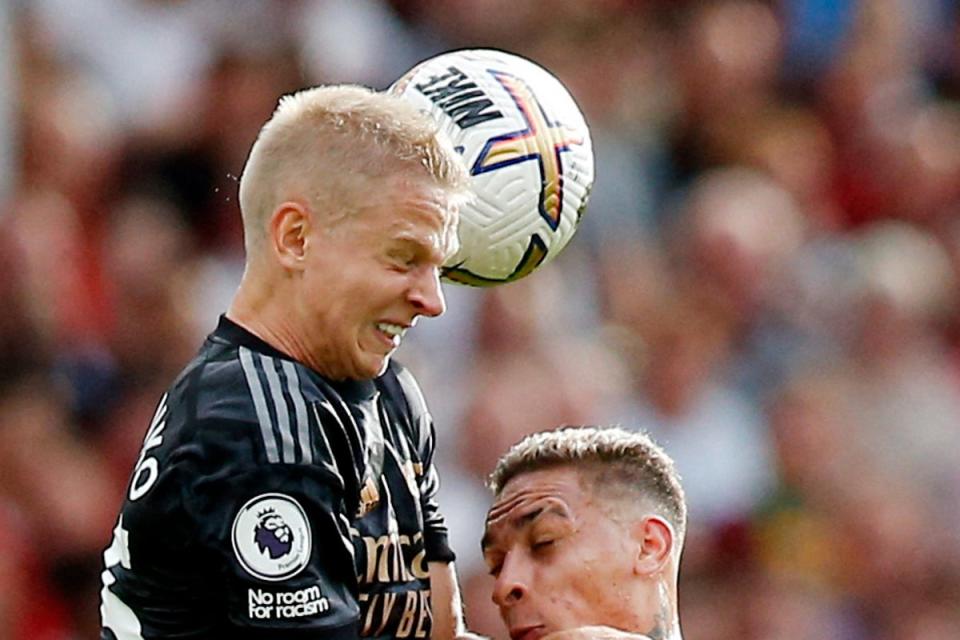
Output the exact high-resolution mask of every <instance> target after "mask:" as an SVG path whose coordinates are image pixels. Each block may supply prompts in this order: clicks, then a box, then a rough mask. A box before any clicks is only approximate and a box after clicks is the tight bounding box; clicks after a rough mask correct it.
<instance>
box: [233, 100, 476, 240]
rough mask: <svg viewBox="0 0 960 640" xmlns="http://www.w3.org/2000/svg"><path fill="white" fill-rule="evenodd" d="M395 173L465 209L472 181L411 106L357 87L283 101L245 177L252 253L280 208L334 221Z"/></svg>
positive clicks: (244, 211) (431, 124) (243, 205)
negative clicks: (312, 210)
mask: <svg viewBox="0 0 960 640" xmlns="http://www.w3.org/2000/svg"><path fill="white" fill-rule="evenodd" d="M395 174H401V175H406V176H408V177H410V178H423V179H426V180H432V181H433V182H434V183H435V184H436V185H437V186H438V187H440V188H441V189H443V190H444V191H446V192H447V195H448V198H449V204H451V205H452V206H454V207H458V206H459V205H461V204H462V203H463V202H464V201H466V200H467V199H468V198H469V195H468V194H469V191H468V174H467V171H466V168H465V166H464V165H463V162H462V161H461V159H460V157H459V156H458V155H457V153H456V151H454V149H453V147H452V145H451V144H450V142H449V140H448V139H447V138H446V137H445V136H444V135H443V134H441V133H440V132H439V129H438V125H437V124H436V122H435V121H434V120H433V119H431V118H430V117H429V116H427V115H425V114H423V113H421V112H420V111H419V110H418V109H417V108H416V107H414V106H413V105H411V104H410V103H408V102H407V101H406V100H404V99H402V98H400V97H398V96H394V95H391V94H387V93H381V92H377V91H373V90H372V89H368V88H366V87H361V86H357V85H330V86H321V87H314V88H311V89H305V90H303V91H299V92H297V93H294V94H291V95H287V96H284V97H283V98H281V99H280V102H279V104H278V105H277V108H276V110H275V111H274V112H273V116H272V117H271V118H270V120H269V121H268V122H267V123H266V124H265V125H264V126H263V128H262V129H261V130H260V133H259V135H258V136H257V140H256V142H254V144H253V147H252V149H251V150H250V155H249V157H248V158H247V163H246V166H245V167H244V170H243V175H242V176H241V178H240V211H241V215H242V216H243V226H244V236H245V244H246V248H247V251H248V253H249V252H250V251H251V250H252V249H255V248H256V247H257V245H258V243H259V242H260V241H261V239H262V237H263V236H264V234H265V230H266V226H265V223H266V220H267V219H268V217H269V216H270V215H271V213H273V211H274V210H275V208H276V207H277V206H278V205H279V204H281V203H283V202H285V201H290V200H299V201H301V202H303V203H304V204H308V205H310V206H316V207H318V208H319V209H321V210H323V211H324V213H326V214H329V216H330V218H329V222H330V223H332V222H333V221H335V220H337V219H339V218H341V217H343V216H344V215H346V214H349V213H352V212H353V211H355V210H356V209H358V208H362V206H363V203H364V197H365V194H370V193H374V192H376V191H378V190H379V189H382V188H383V187H384V180H385V179H386V178H388V177H390V176H393V175H395Z"/></svg>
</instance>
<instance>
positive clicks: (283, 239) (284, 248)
mask: <svg viewBox="0 0 960 640" xmlns="http://www.w3.org/2000/svg"><path fill="white" fill-rule="evenodd" d="M310 223H311V218H310V212H309V211H308V210H307V208H306V207H305V206H303V205H302V204H300V203H299V202H283V203H281V204H280V205H279V206H278V207H277V208H276V209H274V211H273V215H271V216H270V225H269V229H268V233H269V234H270V248H271V249H272V250H273V253H274V255H276V256H277V260H278V261H279V262H280V264H281V265H283V266H284V267H286V268H288V269H294V270H300V269H303V267H304V265H303V262H304V257H305V256H306V251H307V234H308V233H309V231H310Z"/></svg>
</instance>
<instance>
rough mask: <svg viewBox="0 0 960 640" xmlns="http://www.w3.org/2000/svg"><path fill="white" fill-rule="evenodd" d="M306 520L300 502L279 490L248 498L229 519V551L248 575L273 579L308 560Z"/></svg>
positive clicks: (289, 573)
mask: <svg viewBox="0 0 960 640" xmlns="http://www.w3.org/2000/svg"><path fill="white" fill-rule="evenodd" d="M311 544H312V541H311V539H310V523H309V522H308V521H307V516H306V514H305V513H304V511H303V508H302V507H301V506H300V504H299V503H298V502H297V501H296V500H294V499H293V498H291V497H290V496H287V495H284V494H282V493H265V494H263V495H259V496H257V497H256V498H253V499H252V500H249V501H248V502H247V503H246V504H245V505H243V507H241V508H240V511H239V512H238V513H237V516H236V518H234V520H233V552H234V555H235V556H236V557H237V560H238V561H239V562H240V565H241V566H242V567H243V568H244V569H245V570H246V571H247V573H249V574H250V575H252V576H254V577H257V578H260V579H261V580H268V581H270V582H277V581H280V580H285V579H287V578H289V577H291V576H293V575H296V574H297V573H298V572H299V571H300V570H301V569H303V568H304V567H305V566H307V562H309V560H310V549H311Z"/></svg>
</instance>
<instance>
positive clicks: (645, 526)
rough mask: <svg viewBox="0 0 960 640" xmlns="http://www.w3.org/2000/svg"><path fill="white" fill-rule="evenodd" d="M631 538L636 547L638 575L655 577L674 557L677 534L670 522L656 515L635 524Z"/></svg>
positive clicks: (635, 560)
mask: <svg viewBox="0 0 960 640" xmlns="http://www.w3.org/2000/svg"><path fill="white" fill-rule="evenodd" d="M630 533H631V536H632V539H633V541H634V542H635V543H636V544H635V545H634V556H633V572H634V573H636V574H637V575H655V574H659V573H660V572H662V571H663V570H664V569H665V568H666V567H667V566H668V565H669V563H670V559H671V557H672V556H673V546H674V544H676V534H675V533H674V530H673V527H672V526H671V525H670V523H669V522H667V521H666V520H664V519H663V518H661V517H660V516H656V515H648V516H644V517H643V518H640V519H639V520H637V521H636V522H634V523H633V526H632V528H631V531H630Z"/></svg>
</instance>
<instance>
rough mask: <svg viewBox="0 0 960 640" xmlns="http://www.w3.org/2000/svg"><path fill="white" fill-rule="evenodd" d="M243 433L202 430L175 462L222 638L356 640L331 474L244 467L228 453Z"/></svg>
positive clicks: (343, 525) (348, 554)
mask: <svg viewBox="0 0 960 640" xmlns="http://www.w3.org/2000/svg"><path fill="white" fill-rule="evenodd" d="M250 428H251V427H250V425H237V424H231V423H212V424H205V425H203V427H202V429H201V431H207V432H214V431H215V432H216V433H217V437H216V438H210V439H209V441H208V442H206V443H204V446H203V453H202V455H190V454H189V453H187V454H186V455H185V456H184V457H183V460H182V461H181V462H180V463H179V464H178V466H179V467H180V473H181V474H182V475H183V476H184V477H185V481H184V482H182V483H181V487H182V488H183V496H182V503H183V504H184V505H185V510H186V512H187V519H188V521H189V522H190V523H191V524H192V526H193V527H195V529H194V531H195V535H194V538H195V539H196V541H197V544H198V546H199V549H198V550H197V553H198V555H199V556H201V557H202V562H204V563H207V564H208V565H209V568H210V570H211V572H212V574H213V575H216V576H218V578H219V579H218V580H216V583H217V584H218V585H219V587H220V588H222V590H223V593H222V598H221V602H222V603H223V606H225V608H226V615H227V619H228V621H229V625H230V628H231V632H232V633H233V632H234V630H235V633H234V636H235V637H240V638H261V637H262V638H267V637H269V638H300V637H310V638H356V637H357V635H358V620H359V606H358V603H357V600H356V593H357V584H356V576H355V569H354V549H353V544H352V542H351V539H350V529H349V521H348V519H347V517H346V511H345V506H344V499H343V494H344V492H343V484H342V480H341V479H340V477H339V476H338V475H337V473H336V472H335V470H334V469H335V466H334V465H324V464H270V463H268V462H266V461H259V462H258V463H256V464H254V463H252V462H249V459H250V456H249V455H247V454H245V453H238V452H237V451H236V448H237V446H236V442H237V441H238V440H239V441H242V440H243V439H244V438H243V437H242V436H239V435H238V437H236V438H231V437H230V433H231V430H234V431H237V432H238V433H241V432H243V431H244V430H249V429H250ZM254 428H255V427H254ZM236 460H248V462H246V463H245V464H240V465H237V464H236V463H235V461H236Z"/></svg>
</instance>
